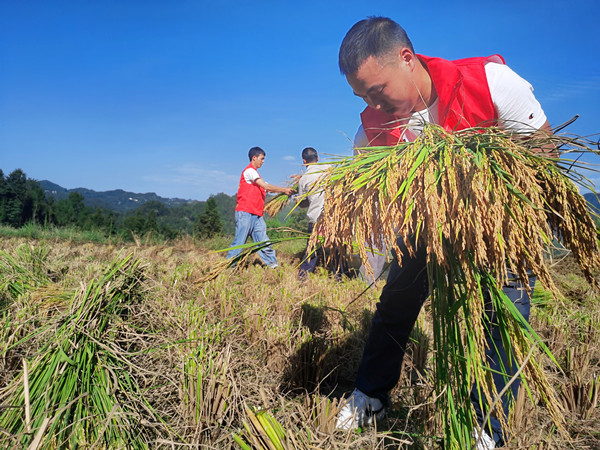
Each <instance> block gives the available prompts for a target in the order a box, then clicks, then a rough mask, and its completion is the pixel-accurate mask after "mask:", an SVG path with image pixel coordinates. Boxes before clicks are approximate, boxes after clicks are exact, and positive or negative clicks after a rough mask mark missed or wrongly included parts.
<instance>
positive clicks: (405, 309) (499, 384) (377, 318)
mask: <svg viewBox="0 0 600 450" xmlns="http://www.w3.org/2000/svg"><path fill="white" fill-rule="evenodd" d="M398 246H399V247H400V249H401V250H402V251H403V254H404V256H402V267H400V266H399V265H398V261H397V257H395V258H394V260H393V261H392V265H391V267H390V273H389V275H388V279H387V283H386V285H385V287H384V288H383V291H382V292H381V297H380V298H379V303H377V309H376V311H375V314H374V316H373V320H372V322H371V329H370V331H369V336H368V338H367V342H366V345H365V349H364V352H363V357H362V361H361V364H360V367H359V369H358V375H357V379H356V387H357V388H358V389H360V390H361V391H362V392H364V393H365V394H367V395H368V396H370V397H376V398H379V399H380V400H382V401H383V402H384V403H389V398H388V392H389V391H390V390H391V389H392V388H393V387H394V386H396V384H397V383H398V380H399V378H400V369H401V367H402V360H403V358H404V353H405V350H406V345H407V343H408V339H409V336H410V333H411V331H412V329H413V327H414V325H415V322H416V321H417V317H418V316H419V312H420V311H421V307H422V306H423V303H424V302H425V300H426V299H427V297H428V295H429V284H428V278H427V267H426V253H425V249H424V248H423V246H421V247H420V248H419V250H418V251H417V253H416V255H415V256H414V257H410V256H408V251H407V250H406V246H405V245H404V243H403V242H402V240H400V239H399V240H398ZM530 282H531V283H532V286H533V283H535V279H533V278H532V279H531V280H530ZM503 290H504V292H505V294H506V295H507V296H508V297H509V298H510V299H511V300H512V301H513V302H514V304H515V306H517V308H518V309H519V311H520V312H521V314H522V315H523V317H524V318H525V319H526V320H529V308H530V301H529V297H528V296H527V292H526V291H525V290H524V289H522V287H521V286H520V285H519V284H512V285H507V286H506V287H505V288H504V289H503ZM491 322H492V327H491V333H490V334H488V336H487V339H488V345H489V347H490V348H489V350H488V352H487V357H488V358H489V361H490V366H491V368H492V369H496V370H499V369H500V367H501V366H500V361H502V362H503V364H504V367H505V368H506V371H508V370H510V369H508V368H509V367H512V369H513V370H514V372H516V370H517V368H516V367H515V366H516V365H515V364H512V365H511V366H509V365H508V364H507V361H506V360H507V357H506V351H505V349H504V346H503V345H502V340H501V339H500V335H499V332H498V329H497V327H495V326H494V325H493V322H494V321H493V318H492V320H491ZM514 372H513V373H514ZM494 382H495V383H496V389H497V390H498V392H500V391H501V390H502V389H503V388H504V386H505V379H504V377H503V376H502V375H501V374H498V375H494ZM518 388H519V383H518V382H517V383H513V384H512V385H511V389H512V392H513V395H514V398H516V395H517V391H518ZM505 397H506V396H505ZM471 400H472V402H473V403H474V405H475V411H476V414H477V417H478V419H479V421H480V423H481V421H482V420H483V417H484V416H485V413H484V412H483V411H482V410H481V408H480V406H479V403H480V402H479V398H478V394H477V392H476V391H475V389H473V391H472V393H471ZM509 405H510V398H505V399H504V403H503V406H504V408H505V413H508V407H509ZM491 425H492V432H493V435H494V436H493V438H494V440H496V442H498V443H499V444H501V443H502V442H503V435H502V429H501V427H500V423H499V421H498V420H496V419H492V421H491ZM488 431H489V430H488Z"/></svg>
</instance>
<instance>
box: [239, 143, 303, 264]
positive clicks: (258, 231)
mask: <svg viewBox="0 0 600 450" xmlns="http://www.w3.org/2000/svg"><path fill="white" fill-rule="evenodd" d="M265 156H266V153H265V151H264V150H263V149H262V148H260V147H252V148H251V149H250V151H249V152H248V159H250V164H248V166H247V167H246V168H245V169H244V170H243V171H242V175H241V177H240V185H239V187H238V192H237V206H236V207H235V238H234V239H233V242H232V243H231V247H237V246H239V245H243V244H245V243H246V240H247V239H248V236H252V240H253V241H254V242H266V241H268V240H269V236H267V224H266V223H265V219H263V210H264V208H265V197H266V192H267V191H269V192H281V193H284V194H286V195H291V194H292V192H293V191H292V189H291V188H289V187H278V186H274V185H272V184H269V183H267V182H266V181H264V180H263V179H262V178H261V177H260V175H259V174H258V169H260V168H261V167H262V165H263V163H264V162H265ZM241 252H242V249H241V248H235V249H232V250H229V252H228V253H227V257H228V258H233V257H235V256H237V255H239V254H240V253H241ZM258 255H259V256H260V259H262V261H263V262H264V263H265V264H266V265H267V266H268V267H270V268H272V269H274V268H276V267H277V257H276V256H275V250H273V249H272V248H271V246H270V245H267V246H266V247H264V248H262V249H260V250H259V251H258Z"/></svg>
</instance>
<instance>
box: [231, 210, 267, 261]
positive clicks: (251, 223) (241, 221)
mask: <svg viewBox="0 0 600 450" xmlns="http://www.w3.org/2000/svg"><path fill="white" fill-rule="evenodd" d="M248 236H252V240H253V241H254V242H265V241H268V240H269V236H267V224H266V223H265V219H263V217H262V216H257V215H255V214H250V213H248V212H245V211H236V212H235V237H234V238H233V242H232V243H231V247H237V246H238V245H244V244H245V243H246V240H247V239H248ZM242 250H243V249H241V248H237V249H233V250H229V252H228V253H227V258H234V257H236V256H237V255H239V254H240V253H241V252H242ZM258 256H260V259H262V261H263V262H264V263H265V264H266V265H267V266H269V267H275V266H277V257H276V256H275V250H273V249H272V248H271V246H270V245H269V246H266V247H264V248H262V249H260V250H259V251H258Z"/></svg>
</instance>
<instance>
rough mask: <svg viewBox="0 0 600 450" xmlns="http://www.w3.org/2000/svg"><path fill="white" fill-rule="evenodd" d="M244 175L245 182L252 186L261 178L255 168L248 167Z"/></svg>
mask: <svg viewBox="0 0 600 450" xmlns="http://www.w3.org/2000/svg"><path fill="white" fill-rule="evenodd" d="M243 175H244V180H245V181H246V183H248V184H252V183H254V182H255V181H256V180H258V179H259V178H260V175H259V174H258V171H257V170H256V169H255V168H254V167H247V168H246V169H245V170H244V173H243Z"/></svg>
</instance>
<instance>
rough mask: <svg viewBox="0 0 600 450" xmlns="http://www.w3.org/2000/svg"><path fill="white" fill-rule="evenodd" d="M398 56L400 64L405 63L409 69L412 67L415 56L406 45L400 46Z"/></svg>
mask: <svg viewBox="0 0 600 450" xmlns="http://www.w3.org/2000/svg"><path fill="white" fill-rule="evenodd" d="M398 57H399V58H400V64H407V65H408V66H409V67H410V68H411V69H413V68H414V66H415V59H416V56H415V54H414V53H413V52H412V51H411V50H410V49H409V48H408V47H402V48H401V49H400V50H399V51H398Z"/></svg>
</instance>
